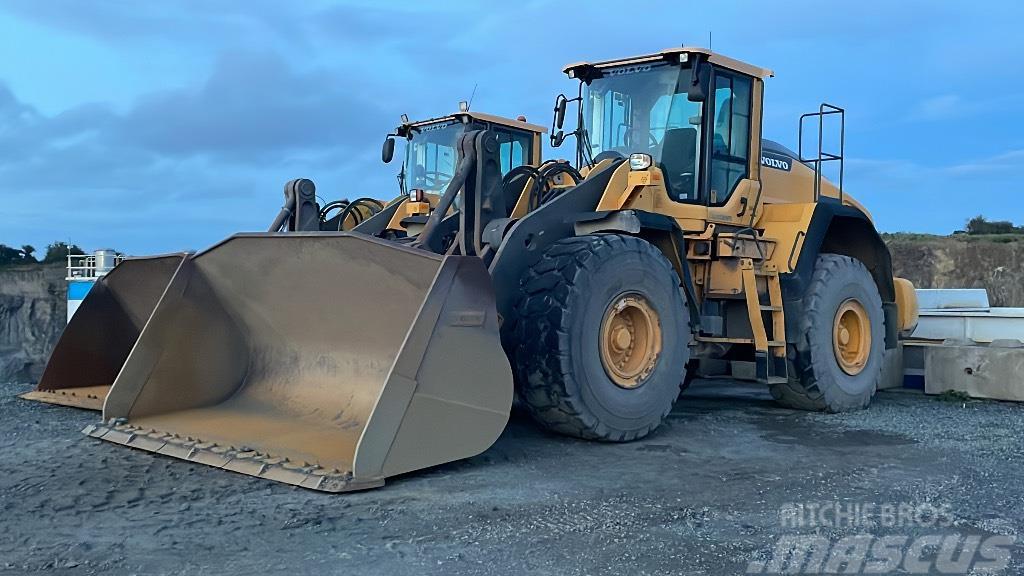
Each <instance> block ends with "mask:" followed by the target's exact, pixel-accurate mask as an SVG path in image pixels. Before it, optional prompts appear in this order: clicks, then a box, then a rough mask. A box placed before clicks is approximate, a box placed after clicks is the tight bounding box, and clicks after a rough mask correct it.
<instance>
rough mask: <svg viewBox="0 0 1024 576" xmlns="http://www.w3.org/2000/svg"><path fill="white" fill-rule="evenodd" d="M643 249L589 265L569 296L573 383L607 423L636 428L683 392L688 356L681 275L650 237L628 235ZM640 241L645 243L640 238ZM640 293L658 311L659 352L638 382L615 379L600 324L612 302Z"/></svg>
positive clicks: (651, 421)
mask: <svg viewBox="0 0 1024 576" xmlns="http://www.w3.org/2000/svg"><path fill="white" fill-rule="evenodd" d="M627 243H629V244H633V245H634V246H637V245H639V246H638V248H639V250H620V251H616V252H613V253H612V254H610V255H609V256H608V257H607V258H606V259H602V260H600V261H598V262H596V263H595V264H594V265H592V266H588V267H587V268H586V270H587V272H586V273H585V277H584V278H579V279H578V280H577V285H578V287H579V288H580V289H579V290H577V291H576V292H575V294H574V296H573V301H571V302H569V305H568V309H569V310H571V311H572V313H571V317H570V319H569V324H570V326H571V327H570V328H569V334H570V335H571V336H570V337H571V338H572V342H571V345H570V350H571V353H570V356H571V362H572V364H573V370H572V372H573V374H574V375H576V377H575V378H574V380H575V382H574V383H573V384H574V385H575V386H577V387H578V390H577V392H578V394H579V397H580V398H581V399H582V400H583V402H584V403H585V405H586V406H587V408H588V409H589V410H590V411H591V412H592V413H593V414H594V415H595V416H596V417H597V421H598V422H601V423H603V424H605V425H607V426H609V427H612V428H615V429H618V430H621V431H624V432H634V431H641V432H642V431H643V430H646V429H650V428H653V427H654V426H657V425H658V423H660V422H661V420H662V418H663V417H664V415H665V413H666V412H667V411H668V410H669V409H670V408H671V406H672V404H673V402H674V401H675V398H676V397H677V396H678V395H679V383H680V381H681V379H682V377H683V374H684V372H685V365H686V362H687V360H688V358H689V340H690V332H689V319H688V318H687V309H686V305H685V302H684V301H683V299H682V294H681V293H680V288H679V281H678V276H677V275H676V274H675V271H674V270H673V269H672V268H671V265H670V264H668V261H667V260H665V259H664V257H663V256H661V254H660V253H658V252H656V250H657V249H656V248H654V247H653V246H651V245H649V244H648V243H647V242H645V241H643V240H640V239H635V238H628V239H627ZM641 243H642V244H641ZM628 294H639V295H640V296H643V297H644V298H645V299H646V300H647V302H648V304H649V305H650V306H651V308H653V309H654V310H655V312H656V313H657V315H658V321H659V324H660V329H661V352H660V354H659V357H658V360H657V363H656V365H655V367H654V370H653V371H652V373H651V375H650V376H649V377H648V378H647V379H646V380H645V381H644V382H643V383H642V384H641V385H640V386H638V387H636V388H633V389H626V388H622V387H620V386H618V385H616V384H615V383H614V382H613V381H612V379H611V378H610V377H609V376H608V374H607V373H606V371H605V368H604V365H603V363H602V362H601V353H600V338H601V325H602V321H603V319H604V317H605V313H606V312H607V310H608V309H609V307H610V306H611V305H612V304H613V303H614V302H616V301H617V300H618V299H619V298H621V297H622V296H625V295H628Z"/></svg>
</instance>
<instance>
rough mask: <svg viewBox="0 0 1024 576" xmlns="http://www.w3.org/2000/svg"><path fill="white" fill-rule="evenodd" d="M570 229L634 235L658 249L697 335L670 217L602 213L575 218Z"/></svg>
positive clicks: (689, 280)
mask: <svg viewBox="0 0 1024 576" xmlns="http://www.w3.org/2000/svg"><path fill="white" fill-rule="evenodd" d="M573 228H574V230H575V231H576V235H577V236H583V235H586V234H596V233H600V232H617V233H621V234H629V235H631V236H638V237H640V238H643V239H644V240H646V241H648V242H650V243H651V244H653V245H654V246H655V247H656V248H658V250H660V251H661V253H662V255H664V256H665V258H668V261H669V262H671V263H672V267H673V268H675V270H676V274H678V275H679V281H680V283H681V287H682V289H683V292H684V293H685V294H686V305H687V307H688V308H689V309H690V329H691V330H692V331H693V333H694V334H697V333H699V332H700V309H699V308H698V307H697V291H696V289H695V288H694V285H693V276H692V274H691V273H690V266H689V264H688V263H687V261H686V239H685V238H684V236H683V231H682V229H681V228H679V224H678V223H677V222H676V221H675V219H674V218H672V217H670V216H666V215H665V214H657V213H654V212H646V211H644V210H603V211H600V212H591V213H587V214H579V215H577V217H576V218H575V221H574V223H573Z"/></svg>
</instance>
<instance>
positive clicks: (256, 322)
mask: <svg viewBox="0 0 1024 576" xmlns="http://www.w3.org/2000/svg"><path fill="white" fill-rule="evenodd" d="M494 302H495V300H494V292H493V288H492V286H491V280H490V276H489V275H488V273H487V271H486V269H485V267H484V265H483V263H482V261H481V260H480V259H478V258H476V257H465V256H438V255H436V254H433V253H430V252H426V251H422V250H417V249H413V248H408V247H404V246H400V245H397V244H393V243H389V242H387V241H384V240H379V239H377V238H372V237H369V236H365V235H362V234H350V233H290V234H240V235H236V236H233V237H231V238H229V239H227V240H225V241H224V242H222V243H221V244H219V245H216V246H214V247H213V248H211V249H209V250H207V251H205V252H202V253H200V254H197V255H196V256H194V257H193V258H190V259H188V260H187V261H186V262H185V265H184V266H182V268H181V269H180V270H179V271H178V273H177V274H176V275H175V277H174V278H173V279H172V280H171V283H170V285H169V286H168V289H167V291H166V294H165V295H164V296H163V298H162V299H161V301H160V303H159V304H158V305H157V308H156V310H155V311H154V313H153V316H152V318H151V319H150V321H149V324H148V325H147V326H146V328H145V330H143V332H142V335H141V336H140V338H139V341H138V344H137V345H136V346H135V349H134V350H132V353H131V354H130V355H129V357H128V360H127V362H125V365H124V368H123V369H122V370H121V373H120V374H119V375H118V377H117V380H116V382H115V383H114V386H113V388H112V389H111V391H110V395H109V396H108V397H107V401H106V404H105V405H104V411H103V417H104V423H103V424H101V425H98V426H90V427H87V428H86V429H85V430H84V431H83V432H85V433H86V434H88V435H90V436H93V437H97V438H102V439H104V440H108V441H112V442H116V443H119V444H124V445H126V446H130V447H135V448H140V449H144V450H149V451H152V452H157V453H160V454H165V455H168V456H174V457H177V458H182V459H184V460H190V461H193V462H198V463H202V464H208V465H211V466H216V467H220V468H225V469H227V470H232V471H235V472H241V473H244V474H250V475H252V476H257V477H261V478H267V479H270V480H276V481H280V482H286V483H289V484H295V485H299V486H304V487H307V488H313V489H317V490H324V491H329V492H341V491H347V490H357V489H363V488H372V487H376V486H380V485H382V484H383V483H384V479H385V478H386V477H389V476H393V475H396V474H401V473H404V472H409V471H412V470H417V469H420V468H426V467H429V466H434V465H437V464H442V463H445V462H450V461H453V460H458V459H461V458H467V457H470V456H473V455H475V454H478V453H480V452H482V451H484V450H486V449H487V448H488V447H489V446H490V445H491V444H492V443H493V442H494V441H495V440H496V439H497V438H498V436H499V435H500V433H501V431H502V430H503V429H504V427H505V424H506V422H507V420H508V415H509V411H510V408H511V403H512V375H511V370H510V368H509V364H508V360H507V359H506V357H505V355H504V353H503V351H502V348H501V344H500V341H499V336H498V321H497V313H496V311H495V303H494Z"/></svg>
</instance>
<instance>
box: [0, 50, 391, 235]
mask: <svg viewBox="0 0 1024 576" xmlns="http://www.w3.org/2000/svg"><path fill="white" fill-rule="evenodd" d="M351 82H352V81H351V80H348V79H346V78H344V77H340V76H339V75H338V74H336V73H334V72H333V71H331V70H327V69H322V68H312V69H308V70H299V69H296V68H295V67H294V66H292V65H289V63H287V62H286V61H284V60H283V59H282V58H280V57H278V56H276V55H274V54H268V53H238V52H236V53H230V54H227V55H224V56H223V57H221V58H220V59H219V60H218V62H217V63H216V65H215V66H214V68H213V72H212V74H211V75H210V76H209V78H207V79H206V81H205V82H203V83H201V85H199V86H198V87H196V88H190V89H174V90H162V91H158V92H153V93H150V94H148V95H146V96H145V97H143V98H141V99H139V100H138V101H137V102H136V103H135V104H134V105H132V106H130V107H129V108H128V109H127V110H125V111H123V112H119V111H115V110H114V109H112V108H111V107H109V106H107V105H104V104H85V105H80V106H76V107H73V108H71V109H69V110H67V111H65V112H62V113H60V114H55V115H45V114H43V113H41V112H40V111H38V110H37V109H36V108H34V107H33V106H32V105H31V104H28V103H25V102H22V101H20V100H19V99H18V98H17V97H16V96H15V95H14V94H13V93H12V92H11V91H10V90H9V89H8V88H7V87H6V86H3V85H0V191H2V194H3V195H4V197H5V199H6V200H5V208H4V209H3V211H2V222H0V232H2V233H3V238H0V242H7V243H10V242H16V241H20V240H21V239H22V238H26V239H27V240H28V241H31V242H35V243H40V244H42V243H45V242H47V241H52V240H53V239H55V238H67V237H68V235H69V234H70V235H72V237H73V238H74V239H76V240H77V239H78V238H82V237H85V238H90V239H94V240H91V241H92V242H95V243H96V244H99V245H111V244H113V245H116V246H117V247H120V248H123V249H127V250H130V251H134V252H137V253H139V252H145V251H151V250H160V251H164V250H172V249H180V247H181V246H182V245H184V246H192V247H196V246H199V247H202V246H203V245H204V244H208V243H210V242H213V241H215V240H217V239H218V238H220V237H223V236H226V235H227V234H230V233H232V232H235V231H238V230H253V229H257V230H258V229H259V228H260V227H261V226H262V225H264V221H269V219H270V218H272V216H273V214H274V213H275V211H276V208H277V206H278V205H279V204H280V192H279V190H280V189H281V186H282V185H283V184H284V182H285V181H286V180H288V179H290V178H294V177H314V179H316V180H318V185H320V189H321V190H323V191H324V194H325V195H329V197H340V196H351V195H376V196H385V197H386V196H391V195H393V194H394V190H393V186H392V185H391V184H392V183H391V178H390V177H384V176H385V175H384V174H381V175H380V176H382V178H370V179H364V180H363V182H362V184H363V185H364V186H365V187H366V188H364V189H362V190H358V191H354V190H350V189H349V183H350V182H353V181H357V178H358V175H359V174H360V173H361V172H365V170H366V168H367V167H368V165H370V162H375V163H374V164H372V166H374V167H376V166H378V165H379V148H377V147H376V144H377V143H378V142H379V139H380V138H381V137H382V135H383V134H384V133H386V132H387V131H388V129H390V128H391V127H392V126H391V125H392V124H393V121H392V120H391V117H392V116H393V114H392V111H390V110H387V111H386V110H384V104H383V103H380V102H376V101H370V100H365V99H363V98H362V97H361V96H359V95H358V91H356V90H354V89H353V87H352V85H351ZM371 142H372V143H373V144H374V145H373V146H368V144H369V143H371ZM374 158H377V159H376V160H373V159H374ZM357 192H358V194H357ZM210 218H213V219H214V224H213V225H212V226H209V227H207V228H203V229H201V230H197V229H196V225H197V224H198V223H201V222H204V221H209V219H210ZM157 223H159V224H160V225H159V226H154V224H157ZM172 223H174V224H172ZM208 223H209V222H208ZM168 225H170V226H178V227H179V228H180V232H175V231H173V230H171V229H168V228H167V227H166V226H168ZM9 235H10V236H9ZM14 235H21V236H20V237H15V236H14ZM28 235H31V237H28ZM83 242H84V243H89V241H83ZM96 244H92V245H96ZM126 244H128V245H127V246H126Z"/></svg>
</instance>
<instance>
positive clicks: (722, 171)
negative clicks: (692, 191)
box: [709, 71, 752, 204]
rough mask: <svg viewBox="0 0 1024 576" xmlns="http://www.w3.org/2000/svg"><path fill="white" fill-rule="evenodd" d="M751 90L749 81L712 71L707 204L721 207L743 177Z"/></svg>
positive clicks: (745, 170)
mask: <svg viewBox="0 0 1024 576" xmlns="http://www.w3.org/2000/svg"><path fill="white" fill-rule="evenodd" d="M751 90H752V87H751V81H750V78H747V77H745V76H739V75H733V74H729V73H726V72H722V71H716V74H715V95H714V98H715V99H714V103H715V110H714V117H713V118H714V133H713V139H712V150H711V194H710V198H709V202H710V203H711V204H724V203H725V202H726V201H727V200H728V199H729V196H731V195H732V193H733V191H734V190H735V189H736V185H737V184H738V183H739V181H740V180H742V179H744V178H746V177H747V167H748V164H749V151H750V101H751Z"/></svg>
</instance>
